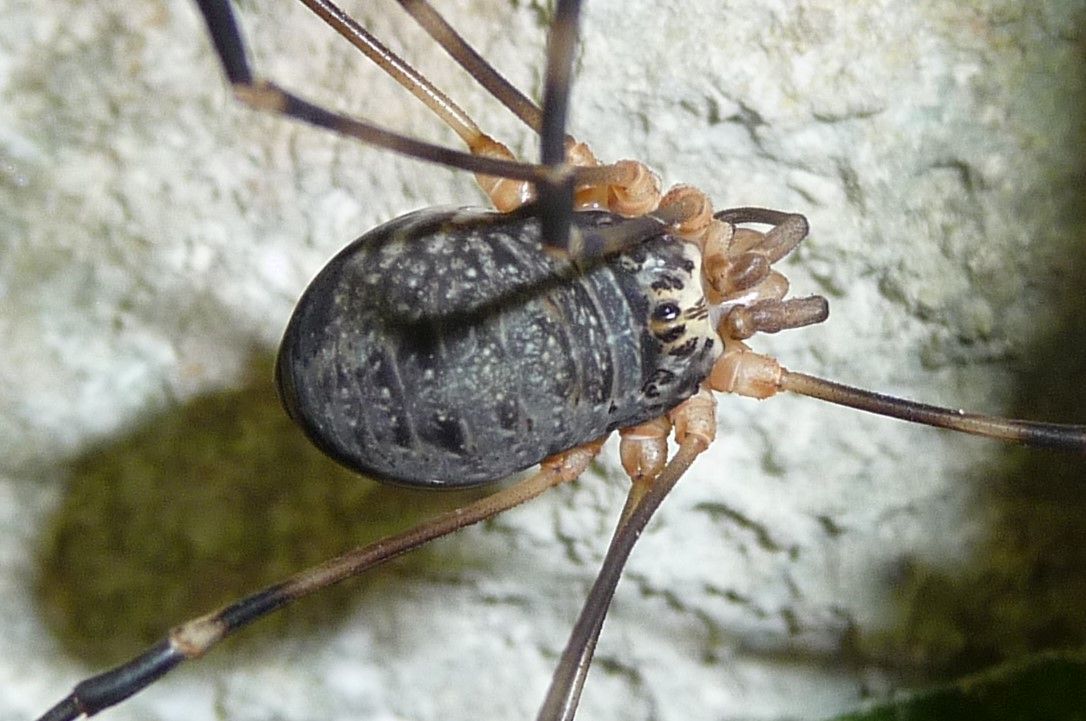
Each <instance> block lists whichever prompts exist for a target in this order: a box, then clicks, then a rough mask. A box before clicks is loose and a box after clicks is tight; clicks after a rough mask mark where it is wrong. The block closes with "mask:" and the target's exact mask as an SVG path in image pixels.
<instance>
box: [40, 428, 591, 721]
mask: <svg viewBox="0 0 1086 721" xmlns="http://www.w3.org/2000/svg"><path fill="white" fill-rule="evenodd" d="M603 440H604V439H599V440H598V441H594V442H592V443H587V444H585V445H583V446H579V447H577V448H572V449H570V450H568V451H564V452H562V453H559V454H556V455H554V456H552V457H550V458H548V459H546V460H544V461H543V462H542V463H541V464H540V468H539V471H538V472H537V473H535V474H534V475H532V476H531V477H529V478H527V479H525V480H523V481H521V482H520V483H517V484H516V485H513V486H510V487H509V488H506V489H504V490H501V491H498V492H497V493H494V494H492V495H490V496H487V497H486V498H483V499H480V500H478V501H475V502H474V503H470V504H468V505H466V506H463V507H461V508H458V509H456V510H453V511H449V512H448V513H444V514H442V515H439V516H437V517H436V518H433V519H431V520H430V521H427V522H425V523H422V524H420V525H418V526H415V527H414V528H411V529H408V530H407V531H404V532H402V533H398V534H396V535H393V536H389V537H387V538H383V539H381V540H379V541H375V542H374V543H371V544H369V545H366V546H362V547H359V548H356V549H354V550H351V551H348V552H347V553H345V554H343V555H341V556H338V557H336V558H333V559H331V560H329V561H326V562H325V563H322V564H320V565H319V566H314V567H313V568H310V569H307V570H305V571H302V572H300V573H298V574H295V575H294V576H291V577H290V578H288V579H286V580H285V581H283V582H281V583H277V584H275V585H273V586H269V587H267V588H265V589H263V590H261V591H258V592H257V593H254V594H252V595H250V596H247V597H246V598H243V599H241V600H240V601H237V602H235V603H233V604H231V605H229V606H226V607H224V608H222V609H219V610H218V611H215V612H213V613H210V614H207V615H206V616H201V617H200V618H195V619H192V620H191V621H188V622H186V623H183V624H181V625H180V626H177V627H175V628H173V629H172V630H171V631H170V632H169V634H168V635H167V636H166V638H164V639H162V640H161V641H159V642H158V643H157V644H155V645H154V646H152V647H151V648H149V649H147V650H146V651H144V652H143V653H142V654H140V655H139V656H136V657H135V658H133V659H131V660H129V661H127V662H125V663H122V664H121V665H119V666H117V667H115V668H113V669H111V670H109V671H106V672H105V673H102V674H99V675H97V676H93V677H91V678H88V679H86V680H84V681H82V682H80V683H79V684H77V685H76V687H75V689H74V690H73V691H72V692H71V693H70V694H69V695H68V696H66V697H65V698H64V699H63V700H62V701H60V702H59V703H58V704H56V705H55V706H53V708H51V709H49V710H48V711H47V712H46V713H45V714H43V715H42V716H41V717H40V718H39V719H38V721H73V719H76V718H78V717H80V716H93V715H94V714H96V713H98V712H99V711H102V710H103V709H106V708H109V707H110V706H114V705H116V704H118V703H120V702H121V701H124V700H125V699H126V698H128V697H129V696H132V695H133V694H136V693H138V692H139V691H141V690H143V689H144V688H146V687H147V686H150V685H151V684H152V683H154V682H155V681H157V680H158V679H160V678H162V677H163V676H165V675H166V674H167V673H169V672H170V671H172V670H173V669H174V668H176V667H177V666H179V665H180V664H181V663H182V662H184V661H187V660H189V659H195V658H199V657H200V656H203V655H204V654H205V653H207V652H208V651H210V650H211V649H212V648H213V647H214V646H215V645H217V644H218V643H219V642H220V641H222V640H223V639H225V638H227V637H228V636H230V635H232V634H234V633H235V632H237V631H239V630H241V629H242V628H244V627H246V626H248V625H249V624H251V623H253V622H254V621H257V620H259V619H261V618H264V617H265V616H267V615H269V614H271V613H274V612H275V611H277V610H279V609H280V608H283V607H284V606H286V605H287V604H289V603H292V602H294V601H296V600H298V599H299V598H302V597H304V596H308V595H309V594H311V593H315V592H317V591H320V590H321V589H324V588H327V587H329V586H331V585H333V584H336V583H339V582H340V581H342V580H344V579H346V578H350V577H352V576H357V575H358V574H360V573H362V572H363V571H366V570H368V569H370V568H373V567H374V566H377V565H379V564H381V563H384V562H385V561H387V560H389V559H391V558H395V557H396V556H399V555H400V554H402V553H406V552H407V551H410V550H412V549H414V548H418V547H419V546H421V545H423V544H424V543H427V542H429V541H432V540H434V539H435V538H440V537H441V536H445V535H448V534H450V533H452V532H454V531H457V530H459V529H461V528H464V527H466V526H470V525H472V524H475V523H478V522H479V521H483V520H485V519H487V518H490V517H491V516H494V515H496V514H498V513H501V512H502V511H505V510H508V509H510V508H512V507H514V506H517V505H520V504H521V503H524V502H526V501H529V500H531V499H533V498H535V497H536V496H538V495H540V494H541V493H543V492H544V491H546V490H547V489H549V488H551V487H553V486H556V485H559V484H561V483H566V482H568V481H572V480H574V479H576V478H577V477H579V476H580V475H581V474H582V473H583V472H584V471H585V469H586V468H587V467H588V464H589V463H590V462H591V461H592V459H593V458H595V456H596V454H597V453H599V450H600V447H601V446H602V445H603Z"/></svg>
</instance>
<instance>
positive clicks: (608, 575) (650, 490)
mask: <svg viewBox="0 0 1086 721" xmlns="http://www.w3.org/2000/svg"><path fill="white" fill-rule="evenodd" d="M714 409H715V401H714V400H713V395H712V392H711V391H709V390H708V389H707V388H703V389H701V390H700V391H699V392H698V393H697V394H696V395H694V396H693V397H691V398H689V399H687V400H686V401H684V402H683V403H682V404H680V405H679V406H678V407H676V408H675V409H674V410H673V411H672V412H671V413H670V414H669V416H670V418H671V420H672V421H673V422H674V423H675V437H676V439H677V440H678V441H679V450H678V451H677V452H676V453H675V456H674V457H673V458H672V459H671V461H670V462H669V463H668V464H667V466H666V467H665V468H664V470H663V471H662V472H661V473H660V475H659V476H656V477H655V478H649V477H638V478H634V483H633V485H632V486H631V488H630V495H629V498H628V499H627V501H626V506H625V508H624V509H623V512H622V516H621V518H620V519H619V523H618V527H617V528H616V529H615V533H614V536H613V537H612V539H611V545H610V546H609V547H608V549H607V555H606V556H605V557H604V559H603V565H602V566H601V568H600V572H599V575H597V576H596V581H595V582H594V583H593V584H592V589H591V590H590V591H589V594H588V598H587V599H586V600H585V604H584V606H583V608H582V610H581V615H580V616H579V617H578V619H577V623H576V624H575V625H574V627H573V632H572V633H571V634H570V637H569V641H568V642H567V643H566V648H565V650H564V651H563V652H562V657H561V660H560V661H559V663H558V668H557V669H555V672H554V676H553V677H552V678H551V684H550V687H549V688H548V689H547V696H546V698H545V699H544V701H543V705H542V707H541V708H540V710H539V715H538V716H537V717H536V719H537V721H572V719H573V717H574V716H575V715H576V713H577V704H578V703H579V701H580V698H581V689H582V688H583V686H584V682H585V678H586V677H587V675H588V668H589V665H590V664H591V662H592V654H593V652H594V651H595V648H596V641H597V639H598V638H599V634H600V631H601V630H602V628H603V621H604V618H605V617H606V615H607V610H608V608H609V607H610V605H611V599H612V598H613V597H614V593H615V588H616V587H617V586H618V580H619V577H620V576H621V575H622V570H623V568H624V567H625V565H626V560H627V559H628V558H629V556H630V552H631V551H632V550H633V546H634V543H636V542H637V539H638V538H639V537H640V535H641V531H642V530H644V528H645V526H646V525H647V524H648V522H649V519H650V518H652V514H653V513H655V512H656V509H657V508H659V507H660V504H661V503H662V502H663V500H664V498H665V497H666V496H667V494H668V493H670V492H671V489H672V488H674V487H675V484H676V483H678V481H679V479H680V478H682V476H683V474H684V473H685V472H686V470H687V469H688V468H689V467H690V465H691V464H692V463H693V462H694V460H695V459H696V458H697V457H698V456H699V455H700V454H701V453H702V452H703V451H704V450H705V449H706V448H708V447H709V444H710V443H711V442H712V441H713V438H714V436H715V434H716V417H715V413H714Z"/></svg>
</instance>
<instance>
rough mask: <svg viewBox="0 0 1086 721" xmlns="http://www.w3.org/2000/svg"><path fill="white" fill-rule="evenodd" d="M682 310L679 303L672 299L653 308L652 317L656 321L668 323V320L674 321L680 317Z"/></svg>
mask: <svg viewBox="0 0 1086 721" xmlns="http://www.w3.org/2000/svg"><path fill="white" fill-rule="evenodd" d="M680 312H681V310H680V308H679V304H678V303H672V302H671V301H668V302H666V303H661V304H660V305H658V306H656V307H655V308H653V309H652V319H653V320H655V321H660V322H662V323H666V322H668V321H672V320H675V319H676V318H678V317H679V313H680Z"/></svg>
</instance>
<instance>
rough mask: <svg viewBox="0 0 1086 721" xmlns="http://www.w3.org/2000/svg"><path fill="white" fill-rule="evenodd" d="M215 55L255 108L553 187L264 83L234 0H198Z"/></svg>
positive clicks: (531, 171) (541, 171)
mask: <svg viewBox="0 0 1086 721" xmlns="http://www.w3.org/2000/svg"><path fill="white" fill-rule="evenodd" d="M197 4H198V5H199V7H200V10H201V12H202V13H203V15H204V19H205V21H206V22H207V27H208V31H209V32H210V34H211V38H212V42H213V43H214V45H215V50H216V52H217V53H218V55H219V59H220V61H221V62H222V66H223V70H224V71H225V73H226V76H227V78H228V79H229V81H230V83H231V85H233V87H234V93H235V95H236V96H237V98H238V99H239V100H240V101H241V102H243V103H245V104H246V105H249V106H251V107H253V108H256V109H259V110H266V111H269V112H274V113H278V114H280V115H285V116H287V117H290V118H294V119H295V120H300V121H302V122H305V123H309V124H311V125H316V126H318V127H322V128H326V129H328V130H332V131H334V132H337V133H340V134H342V135H346V136H349V137H354V138H358V139H359V140H362V141H364V142H367V143H370V144H372V145H376V146H378V147H381V148H385V149H387V150H391V151H393V152H397V153H402V154H404V155H408V156H411V157H414V158H418V159H420V160H425V161H428V162H432V163H439V164H441V165H446V166H449V167H452V168H460V169H462V170H469V171H471V172H474V173H482V174H484V175H491V176H496V177H501V178H514V179H518V180H527V181H530V182H532V183H535V184H536V186H537V187H539V186H542V185H549V184H551V183H553V182H554V181H553V179H552V178H553V175H554V172H553V170H551V171H548V170H547V169H545V168H543V167H541V166H538V165H531V164H528V163H522V162H518V161H514V160H507V159H503V158H494V157H485V156H481V155H472V154H469V153H464V152H460V151H457V150H452V149H450V148H444V147H441V146H440V145H434V144H432V143H426V142H423V141H421V140H416V139H414V138H409V137H407V136H405V135H401V134H399V133H395V132H392V131H390V130H385V129H383V128H380V127H378V126H376V125H373V124H371V123H366V122H363V121H360V120H355V119H352V118H348V117H346V116H344V115H340V114H338V113H333V112H331V111H329V110H326V109H324V108H321V107H319V106H316V105H313V104H311V103H308V102H306V101H305V100H302V99H301V98H299V97H298V96H296V95H293V94H292V93H289V92H288V91H286V90H284V89H282V88H280V87H278V86H277V85H275V84H273V83H271V82H268V81H266V80H261V79H258V78H257V77H256V76H255V75H254V74H253V70H252V67H251V66H250V63H249V58H248V54H247V52H246V50H245V44H244V42H243V41H242V38H241V34H240V32H239V31H238V26H237V22H236V21H235V19H234V14H233V12H232V11H231V10H230V6H229V4H228V0H197Z"/></svg>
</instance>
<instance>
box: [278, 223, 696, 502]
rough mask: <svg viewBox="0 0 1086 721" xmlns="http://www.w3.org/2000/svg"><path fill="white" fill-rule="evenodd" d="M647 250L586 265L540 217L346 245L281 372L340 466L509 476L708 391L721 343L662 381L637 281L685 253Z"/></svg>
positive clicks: (411, 476) (399, 232)
mask: <svg viewBox="0 0 1086 721" xmlns="http://www.w3.org/2000/svg"><path fill="white" fill-rule="evenodd" d="M575 217H576V224H578V225H579V226H582V227H589V226H591V225H592V224H607V223H611V222H615V221H616V218H615V217H614V216H611V215H609V214H606V213H577V214H576V215H575ZM634 255H636V256H637V258H633V259H631V258H625V259H623V257H622V256H620V257H619V258H616V259H612V260H609V261H607V262H605V263H599V264H597V265H595V266H594V267H592V268H590V269H588V270H586V271H584V272H576V271H574V270H573V269H572V268H571V267H570V266H569V264H568V263H562V262H559V261H556V260H554V259H553V258H551V257H550V256H548V255H547V254H546V253H544V252H543V251H542V250H541V245H540V242H539V227H538V223H537V221H536V220H535V219H534V218H533V217H532V216H531V215H529V214H527V213H521V214H511V215H501V214H497V213H481V212H479V211H474V212H468V211H450V210H425V211H419V212H417V213H413V214H410V215H407V216H403V217H401V218H398V219H396V220H393V221H391V222H390V223H386V224H385V225H383V226H381V227H379V228H377V229H375V230H373V231H371V232H370V233H367V234H366V235H364V236H362V237H361V238H359V239H358V240H357V241H355V242H354V243H352V244H351V245H350V246H348V247H347V248H345V249H344V250H343V251H342V252H340V253H339V255H337V256H336V257H335V258H334V259H333V260H332V261H331V262H330V263H329V264H328V265H327V266H326V267H325V268H324V269H323V270H322V271H321V272H320V274H319V275H318V276H317V278H316V279H314V281H313V282H312V283H311V284H310V286H309V288H308V289H307V290H306V292H305V293H304V295H303V296H302V299H301V300H300V301H299V303H298V307H297V308H296V309H295V311H294V315H293V317H292V318H291V321H290V324H289V326H288V328H287V331H286V333H285V335H284V338H283V343H282V346H281V348H280V351H279V359H278V364H277V370H276V375H277V380H278V384H279V388H280V394H281V396H282V398H283V402H284V405H285V406H286V407H287V410H288V412H289V413H290V415H291V417H292V418H294V419H295V420H296V421H297V422H298V423H299V424H300V425H301V426H302V427H303V428H304V429H305V431H306V432H307V433H308V434H309V436H310V437H311V438H312V439H313V441H314V442H315V443H316V444H317V445H318V446H320V447H321V448H322V449H323V450H324V451H325V452H327V453H329V454H330V455H331V456H332V457H334V458H336V459H337V460H339V461H340V462H342V463H343V464H345V465H347V466H349V467H351V468H353V469H356V470H359V471H362V472H365V473H369V474H374V475H375V476H377V477H378V478H379V479H381V480H390V481H394V482H399V483H405V484H411V485H437V486H466V485H474V484H479V483H485V482H487V481H492V480H496V479H500V478H503V477H505V476H507V475H509V474H510V473H513V472H515V471H519V470H522V469H524V468H527V467H529V466H531V465H533V464H535V463H538V462H539V461H540V460H542V459H543V458H545V457H546V456H548V455H551V454H553V453H556V452H558V451H561V450H565V449H568V448H571V447H573V446H576V445H578V444H580V443H584V442H586V441H589V440H592V439H594V438H598V437H600V436H602V435H604V434H605V433H607V432H609V431H610V430H613V429H615V428H619V427H623V426H627V425H632V424H634V423H639V422H641V421H644V420H647V419H649V418H652V417H655V416H658V415H660V414H661V413H662V412H664V411H666V410H668V409H669V408H671V407H673V406H674V405H676V404H677V403H679V402H680V401H681V400H683V399H684V398H686V397H687V396H689V395H690V394H691V393H693V392H694V390H695V389H696V387H697V384H698V383H699V382H700V381H701V379H702V378H703V377H704V376H705V375H706V374H707V372H708V370H709V364H710V363H711V361H712V356H713V353H712V352H711V348H710V347H708V346H711V341H710V342H709V343H707V344H706V346H707V347H706V348H704V349H699V350H698V351H697V352H693V353H690V354H689V356H690V357H689V363H687V364H686V365H688V366H689V372H688V373H685V374H683V373H673V372H671V371H667V372H663V373H664V374H665V375H666V374H670V375H672V376H674V377H672V378H666V379H665V380H666V382H665V383H661V382H660V381H661V377H662V376H661V373H662V371H661V370H660V368H659V367H658V366H659V363H658V362H657V361H658V359H657V358H656V357H655V356H656V355H658V354H659V352H660V350H661V347H659V346H660V344H659V343H656V342H654V341H653V339H652V338H651V337H647V336H646V320H647V318H648V314H649V311H650V304H651V300H650V298H649V297H647V295H646V291H645V289H644V288H641V287H640V284H641V283H643V282H644V278H643V270H644V266H645V264H646V262H650V264H655V265H657V266H659V267H660V268H661V269H664V268H666V267H668V265H669V263H670V264H672V265H674V264H676V263H678V264H680V265H681V264H682V260H681V257H685V256H683V252H682V250H681V242H680V241H677V240H674V239H671V238H667V237H659V238H656V239H653V240H649V241H646V243H644V244H642V245H641V246H639V247H638V249H637V250H636V253H635V254H634ZM634 268H637V269H639V271H641V272H642V276H638V273H636V272H631V269H634ZM661 272H662V271H661ZM647 386H648V387H649V388H650V390H651V391H653V392H652V393H651V394H650V395H652V396H653V397H651V398H650V397H646V394H645V391H646V387H647Z"/></svg>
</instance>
